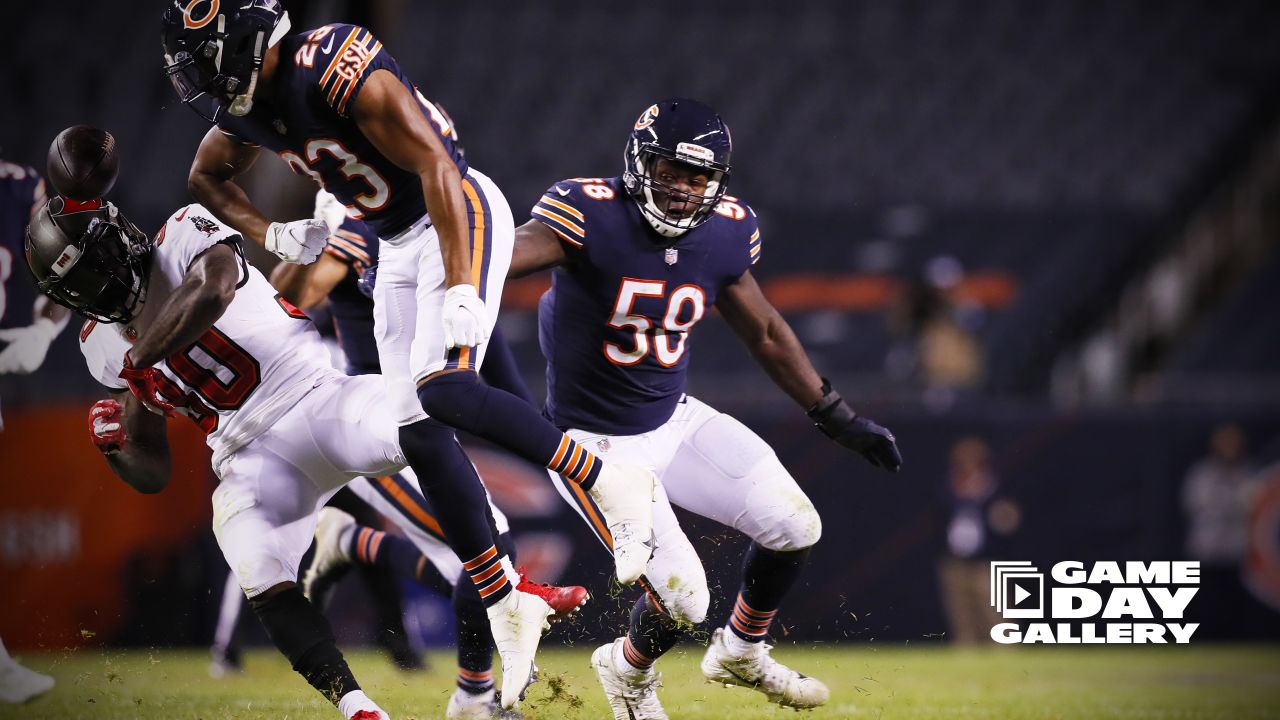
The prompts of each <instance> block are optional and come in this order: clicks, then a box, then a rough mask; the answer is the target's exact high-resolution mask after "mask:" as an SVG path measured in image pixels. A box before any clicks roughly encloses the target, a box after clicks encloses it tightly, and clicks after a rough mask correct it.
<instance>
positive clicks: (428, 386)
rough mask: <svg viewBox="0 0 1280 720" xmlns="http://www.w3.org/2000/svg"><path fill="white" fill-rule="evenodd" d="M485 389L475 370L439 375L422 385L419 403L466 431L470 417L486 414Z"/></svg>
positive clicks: (438, 418) (438, 417) (429, 412)
mask: <svg viewBox="0 0 1280 720" xmlns="http://www.w3.org/2000/svg"><path fill="white" fill-rule="evenodd" d="M484 389H485V388H484V387H483V386H482V385H481V384H480V378H479V376H478V375H476V373H475V372H474V371H471V370H467V371H458V372H443V373H436V374H435V375H432V376H431V377H429V378H427V379H426V380H424V381H423V382H422V384H421V385H419V386H418V400H419V401H420V402H421V403H422V409H423V410H426V411H427V414H428V415H430V416H431V417H433V418H436V419H437V420H440V421H441V422H444V423H447V424H449V425H452V426H454V427H461V428H463V429H466V426H465V423H466V421H467V419H468V418H470V417H474V416H475V415H476V414H478V413H482V412H483V411H484V409H483V408H482V407H476V405H477V404H481V403H483V399H484V398H483V394H484Z"/></svg>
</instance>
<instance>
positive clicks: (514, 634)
mask: <svg viewBox="0 0 1280 720" xmlns="http://www.w3.org/2000/svg"><path fill="white" fill-rule="evenodd" d="M485 612H486V613H488V615H489V628H490V630H491V631H492V632H493V644H494V646H495V647H497V648H498V655H500V656H501V657H502V697H501V700H500V701H499V702H500V705H501V707H502V708H503V709H510V708H512V707H515V705H516V703H518V702H520V698H521V697H522V696H523V695H524V689H525V688H526V687H528V686H529V684H530V683H531V682H533V677H534V676H533V672H534V666H533V657H534V655H536V654H537V652H538V643H539V642H540V641H541V640H542V633H543V632H544V631H546V630H547V629H549V628H550V627H551V624H550V623H549V622H548V621H547V618H549V617H550V616H551V613H552V610H551V606H550V605H548V604H547V603H546V601H545V600H543V599H542V598H540V597H538V596H537V595H533V594H530V593H527V592H521V591H520V590H512V592H510V593H508V594H507V596H506V597H504V598H502V599H501V600H499V601H498V602H496V603H494V604H493V605H492V606H490V607H487V608H485Z"/></svg>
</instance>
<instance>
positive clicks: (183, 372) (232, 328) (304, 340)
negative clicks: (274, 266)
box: [80, 205, 341, 470]
mask: <svg viewBox="0 0 1280 720" xmlns="http://www.w3.org/2000/svg"><path fill="white" fill-rule="evenodd" d="M240 242H241V240H240V236H239V234H238V233H237V232H236V231H234V230H232V229H231V228H229V227H226V226H224V225H222V224H221V223H220V222H218V221H217V220H215V219H214V216H213V213H211V212H209V211H208V210H206V209H205V208H204V207H202V206H200V205H188V206H186V207H184V208H182V209H181V210H179V211H178V212H176V213H174V214H173V215H172V216H170V217H169V219H168V221H166V222H165V225H164V227H163V228H162V229H161V230H160V233H159V235H157V236H156V241H155V249H154V250H153V251H152V254H151V275H150V277H149V278H148V281H147V294H146V297H145V299H144V301H143V305H142V307H141V308H140V309H139V311H138V313H137V315H136V316H135V317H134V319H133V321H132V322H130V323H129V324H127V325H125V324H122V323H117V324H103V323H94V322H93V321H90V322H88V323H86V324H85V326H84V328H83V329H82V330H81V331H80V350H81V352H82V353H84V357H85V361H86V362H87V363H88V365H89V372H90V373H92V374H93V376H94V377H95V378H97V380H98V382H100V383H102V384H103V385H106V386H107V387H109V388H117V389H124V388H126V387H128V386H127V384H126V383H125V382H124V381H123V380H121V379H120V377H119V375H120V370H121V369H122V368H123V367H124V354H125V351H127V350H128V349H129V345H130V344H131V343H132V342H133V340H134V339H136V338H138V337H139V336H142V335H145V334H146V332H147V329H148V328H149V327H150V326H151V323H152V322H154V320H155V318H156V317H157V316H158V315H159V314H160V312H161V311H162V310H163V309H164V308H165V306H166V305H167V304H168V301H169V297H170V295H172V293H173V291H174V289H175V288H177V287H178V285H179V284H180V283H181V282H182V280H183V278H184V277H185V276H186V274H187V270H188V268H189V267H190V266H191V263H192V262H194V261H195V259H196V257H198V256H199V255H200V254H201V253H203V252H204V251H206V250H208V249H209V248H211V247H213V246H215V245H218V244H219V243H228V244H230V245H231V247H232V249H234V250H235V251H236V255H237V257H238V258H239V261H240V282H239V284H238V285H237V286H236V294H235V298H234V299H233V300H232V301H231V304H230V305H229V306H228V307H227V310H226V312H225V313H223V315H222V317H220V318H218V321H217V322H215V323H214V325H213V327H212V328H210V329H209V331H208V332H206V333H205V334H204V335H203V336H202V337H201V338H200V339H199V340H197V341H196V342H195V343H194V344H192V345H191V346H190V347H188V348H186V349H185V350H182V351H180V352H177V353H174V354H173V355H171V356H169V357H168V358H166V359H165V360H164V361H163V362H160V363H158V364H157V365H156V367H158V368H159V369H160V371H161V372H162V373H163V374H164V376H165V377H166V378H168V379H169V380H170V381H172V383H173V385H172V386H171V387H168V388H164V389H162V391H161V394H162V395H164V397H165V398H167V399H171V400H174V401H175V404H176V405H178V406H179V408H180V412H182V413H183V414H184V415H187V416H189V417H191V418H192V419H193V420H195V421H196V423H197V424H199V425H200V426H201V427H202V428H203V429H204V430H205V432H207V433H208V443H209V447H210V448H212V449H213V466H214V469H215V470H217V469H218V467H219V465H220V464H221V462H222V461H223V460H224V459H225V458H226V457H227V456H228V455H230V454H231V453H233V452H235V451H236V450H237V449H239V448H240V447H243V446H244V445H245V444H246V443H248V442H249V441H250V440H252V439H254V438H255V437H257V436H258V435H260V434H261V433H262V432H263V431H265V430H266V429H267V428H269V427H271V425H272V424H273V423H274V422H275V421H276V420H278V419H279V418H280V417H281V416H282V415H283V414H284V413H285V412H286V411H288V410H289V409H290V408H291V407H293V406H294V405H295V404H296V403H297V402H298V400H299V399H301V398H302V397H303V396H304V395H306V393H307V392H309V391H310V390H311V389H312V388H314V387H315V386H316V385H318V384H320V383H321V382H323V381H325V380H327V379H330V378H333V377H340V376H341V373H339V372H338V371H337V370H336V369H335V368H334V367H333V365H332V364H331V363H330V361H329V355H328V352H327V351H326V350H325V348H324V346H323V344H322V343H321V340H320V334H319V333H317V332H316V330H315V327H313V326H312V324H311V321H310V320H308V319H307V317H306V315H304V314H303V313H302V312H301V311H299V310H298V309H297V308H295V307H294V306H293V305H291V304H289V303H288V302H287V301H285V300H284V299H283V298H281V296H280V295H279V294H278V293H277V292H276V290H275V288H273V287H272V286H271V283H269V282H267V279H266V278H265V277H263V275H262V273H260V272H258V270H257V269H256V268H254V267H253V266H251V265H249V264H248V263H247V262H245V260H244V255H243V253H242V252H241V249H240V247H239V243H240Z"/></svg>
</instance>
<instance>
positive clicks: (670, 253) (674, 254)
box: [663, 248, 680, 265]
mask: <svg viewBox="0 0 1280 720" xmlns="http://www.w3.org/2000/svg"><path fill="white" fill-rule="evenodd" d="M679 254H680V251H679V250H676V249H675V248H667V254H666V256H665V257H663V260H666V261H667V264H668V265H675V264H676V260H678V259H680V258H679V257H678V256H679Z"/></svg>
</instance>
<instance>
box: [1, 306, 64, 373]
mask: <svg viewBox="0 0 1280 720" xmlns="http://www.w3.org/2000/svg"><path fill="white" fill-rule="evenodd" d="M61 329H62V328H60V327H59V326H58V324H57V323H55V322H54V321H52V320H50V319H49V318H46V317H42V318H38V319H37V320H36V321H35V322H34V323H32V324H30V325H28V326H26V327H19V328H3V329H0V341H3V342H7V343H9V346H8V347H6V348H5V349H4V351H3V352H0V374H4V373H20V374H23V375H25V374H27V373H31V372H35V371H36V368H38V367H40V364H41V363H43V362H44V356H45V355H47V354H48V352H49V345H51V344H52V343H53V339H54V338H56V337H57V336H58V331H59V330H61Z"/></svg>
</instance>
